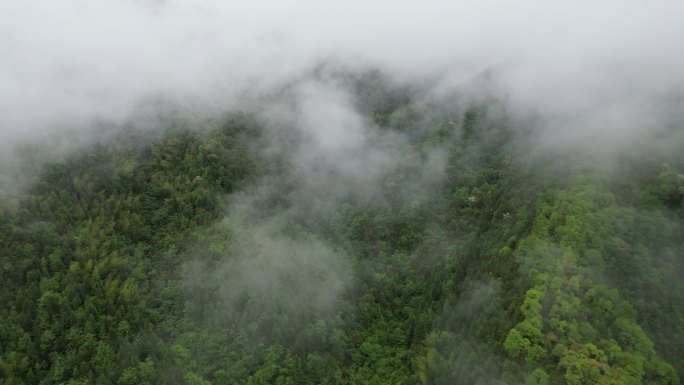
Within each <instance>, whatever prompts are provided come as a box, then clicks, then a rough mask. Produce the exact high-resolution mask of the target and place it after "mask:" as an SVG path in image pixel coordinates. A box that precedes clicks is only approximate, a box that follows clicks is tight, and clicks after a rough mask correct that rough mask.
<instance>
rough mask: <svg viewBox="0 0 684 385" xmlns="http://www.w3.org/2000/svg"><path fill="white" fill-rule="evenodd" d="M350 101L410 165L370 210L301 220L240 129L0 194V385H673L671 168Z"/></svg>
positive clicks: (244, 124)
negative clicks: (391, 134) (395, 135)
mask: <svg viewBox="0 0 684 385" xmlns="http://www.w3.org/2000/svg"><path fill="white" fill-rule="evenodd" d="M355 92H356V93H357V95H359V100H360V103H361V106H360V107H359V110H360V111H362V112H363V113H365V114H366V115H367V117H368V120H369V122H373V124H375V125H376V127H378V129H379V130H396V131H397V132H399V133H401V134H402V135H404V136H405V137H406V138H408V139H407V140H408V141H409V142H410V144H411V146H410V147H409V148H408V150H407V151H408V152H410V153H406V154H403V155H404V158H402V161H401V162H397V165H396V166H395V167H392V168H390V169H388V171H387V172H385V173H384V174H383V175H382V178H381V180H379V181H378V186H379V187H378V190H379V192H378V193H377V194H375V195H372V196H371V197H370V198H367V197H366V198H364V199H361V198H359V197H358V196H355V195H354V194H348V195H340V196H334V197H331V198H330V199H327V200H326V205H325V207H324V208H318V209H316V210H313V209H312V208H311V207H310V205H309V203H310V202H308V201H307V199H306V197H305V198H302V196H301V195H297V194H296V193H293V192H292V191H293V190H296V186H292V180H293V179H294V178H295V176H294V175H293V174H290V173H289V171H288V170H287V167H284V166H283V163H282V161H283V159H281V158H279V157H281V156H282V154H280V155H278V154H276V155H264V154H261V153H260V152H259V151H258V148H259V145H255V143H260V140H259V136H261V135H264V132H263V130H262V128H261V127H260V123H258V122H257V121H256V120H252V119H250V118H248V117H244V116H237V117H236V116H231V117H228V118H226V119H225V121H223V122H221V123H220V124H216V123H213V124H212V123H207V124H205V126H207V127H193V128H188V127H183V125H176V126H174V128H172V129H168V130H166V131H164V132H163V133H162V134H161V135H159V136H154V135H147V134H146V133H145V132H143V131H136V130H128V131H124V132H123V133H121V134H119V135H117V136H116V137H114V138H109V139H107V140H103V141H102V142H101V143H100V144H98V145H95V146H92V147H90V148H88V149H86V150H83V151H80V152H78V153H76V154H72V155H69V156H68V157H66V158H65V159H63V160H61V161H59V162H52V163H49V164H46V165H45V166H44V167H43V169H42V171H41V173H40V176H39V177H38V178H37V181H36V183H34V184H33V185H32V187H30V189H28V190H27V191H24V192H23V193H21V194H12V193H0V199H1V200H2V201H1V211H0V234H2V236H1V237H0V253H1V254H0V258H2V259H1V262H2V266H1V268H0V285H2V286H1V287H0V383H3V384H34V383H35V384H214V385H218V384H250V385H256V384H388V383H389V384H679V383H680V377H682V376H684V350H682V347H683V346H684V283H682V280H681V277H682V275H683V274H684V263H683V261H684V260H683V256H684V154H683V153H681V152H677V151H675V150H673V151H668V150H667V149H666V148H665V149H661V150H662V151H658V152H655V151H652V152H648V155H644V153H643V152H641V151H638V149H635V150H634V151H618V152H616V153H615V155H611V156H607V157H606V158H600V159H599V158H592V157H590V156H587V155H586V154H582V155H578V154H577V153H575V152H573V151H568V152H567V153H563V152H561V153H558V152H554V151H546V150H544V149H543V148H540V147H541V146H540V147H534V146H533V145H532V143H533V142H534V137H535V134H536V131H535V129H533V128H528V127H519V126H520V123H514V122H512V121H510V120H509V119H507V118H506V116H505V113H503V112H502V111H499V109H498V107H497V106H496V103H492V105H482V106H477V107H471V108H469V109H467V110H466V111H462V112H458V111H457V110H454V111H449V112H444V111H443V110H444V108H437V107H435V106H431V105H430V104H429V103H419V102H416V101H412V100H411V98H410V92H408V91H407V90H403V89H397V88H393V87H391V86H390V85H388V84H386V83H383V81H382V80H378V77H377V76H370V77H369V78H363V79H361V80H360V81H359V82H358V83H357V85H356V89H355ZM433 108H435V109H439V110H440V111H441V112H438V113H433V111H432V109H433ZM678 147H681V146H676V145H675V146H672V148H674V149H677V148H678ZM532 148H536V150H531V149H532ZM434 154H439V155H440V156H437V157H435V155H434ZM435 159H438V160H442V163H443V164H442V167H443V175H442V176H441V177H440V178H439V181H438V183H437V182H434V180H431V181H430V182H425V180H424V178H423V176H424V174H425V172H426V169H427V168H430V167H433V164H434V162H435ZM268 181H270V182H268ZM421 181H422V182H424V183H426V184H430V183H432V184H431V185H430V186H428V187H426V188H420V187H421V186H417V184H420V183H422V182H421ZM260 186H261V187H262V188H261V189H260ZM263 186H268V191H267V192H264V191H263V190H264V188H263ZM226 197H228V198H226ZM248 198H251V200H250V199H248Z"/></svg>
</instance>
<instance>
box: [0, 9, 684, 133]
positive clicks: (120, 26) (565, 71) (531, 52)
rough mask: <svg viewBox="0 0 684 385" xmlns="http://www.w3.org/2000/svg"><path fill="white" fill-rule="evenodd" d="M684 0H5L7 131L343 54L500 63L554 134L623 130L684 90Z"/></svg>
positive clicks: (292, 70) (228, 100)
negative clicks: (554, 0) (683, 44)
mask: <svg viewBox="0 0 684 385" xmlns="http://www.w3.org/2000/svg"><path fill="white" fill-rule="evenodd" d="M683 12H684V5H683V4H682V3H681V2H677V1H650V2H647V1H605V2H601V3H598V4H597V3H596V2H589V1H573V2H570V3H566V4H552V3H548V2H542V1H532V0H528V1H522V2H515V3H512V2H505V1H498V0H497V1H478V2H475V1H471V2H458V3H455V2H448V1H436V0H429V1H420V2H418V1H405V2H401V4H397V3H396V2H390V1H373V2H363V1H345V2H341V1H339V2H332V3H331V2H326V3H325V4H324V3H320V2H313V1H299V2H292V1H278V2H276V1H254V2H249V4H245V3H237V2H221V1H210V0H206V1H201V0H193V1H142V0H141V1H133V0H127V1H115V0H106V1H100V2H97V3H90V2H85V1H75V0H74V1H66V0H62V1H52V2H48V3H45V2H39V1H14V0H11V1H5V2H2V4H0V55H1V57H2V60H0V106H1V107H0V108H1V109H2V111H1V114H0V134H1V135H2V137H1V138H2V142H3V143H4V144H5V146H6V145H7V144H12V143H14V142H16V141H17V140H21V139H25V138H26V137H30V136H35V135H39V136H44V135H46V134H54V132H58V133H60V132H61V131H60V130H65V128H69V129H70V130H74V129H80V130H81V131H79V132H80V133H81V134H83V133H84V132H88V130H89V127H92V125H93V122H96V121H113V122H115V123H116V122H120V121H123V120H125V119H128V118H130V117H131V116H132V115H134V114H135V113H136V111H138V110H139V108H140V106H141V104H144V103H146V102H149V101H150V100H158V99H164V100H168V101H171V102H173V103H178V104H181V105H182V104H186V105H187V104H192V105H195V106H201V107H202V108H204V109H207V110H211V109H212V108H218V109H231V108H236V107H237V108H239V107H240V106H241V104H242V103H244V100H245V96H246V94H249V95H258V94H262V93H267V92H270V91H271V90H273V89H275V88H277V87H280V86H282V85H283V84H288V83H290V82H292V81H293V79H296V78H298V77H301V76H302V75H303V74H305V73H307V71H310V70H311V69H312V68H315V67H316V66H318V65H320V64H321V63H329V62H335V63H339V64H340V65H342V66H346V67H349V68H370V67H375V68H380V69H381V70H383V71H385V72H386V73H389V74H391V75H392V76H394V77H396V78H398V79H401V80H402V81H407V82H425V83H426V84H430V85H431V86H432V87H433V88H434V92H435V93H436V94H440V93H442V94H444V93H445V92H447V91H450V90H453V89H455V88H459V87H463V86H464V85H465V84H467V83H468V82H469V81H470V80H472V78H473V77H475V76H478V74H481V73H483V71H491V72H493V73H494V74H495V76H494V77H493V79H494V81H493V82H494V84H493V86H492V90H494V92H495V93H496V94H497V97H499V98H501V99H505V100H506V101H507V103H509V104H510V106H511V108H512V110H513V111H515V112H517V113H521V114H528V113H536V114H542V115H543V116H545V117H546V118H547V119H548V122H547V125H548V126H549V127H553V128H555V129H557V131H556V134H557V132H558V131H560V132H565V133H567V132H577V131H578V130H583V131H582V133H583V134H591V135H594V134H596V132H601V133H603V132H607V133H609V134H611V135H616V134H619V135H624V134H626V133H633V132H635V131H638V130H641V129H649V127H644V123H645V122H646V123H648V122H651V121H652V116H653V115H658V114H659V113H660V112H661V111H660V109H659V108H658V104H659V103H660V102H659V100H660V99H662V98H672V96H680V97H681V86H682V81H683V80H684V53H682V51H681V49H678V48H679V46H680V44H681V41H684V26H683V25H682V23H681V22H680V20H679V18H680V15H681V14H682V13H683ZM463 89H464V90H467V87H463ZM467 92H471V93H477V92H481V91H478V90H473V89H470V90H467ZM680 100H681V99H680ZM324 101H325V99H323V100H321V101H319V102H321V103H323V102H324ZM654 104H655V105H654ZM651 129H652V128H651ZM591 135H589V136H591Z"/></svg>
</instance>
